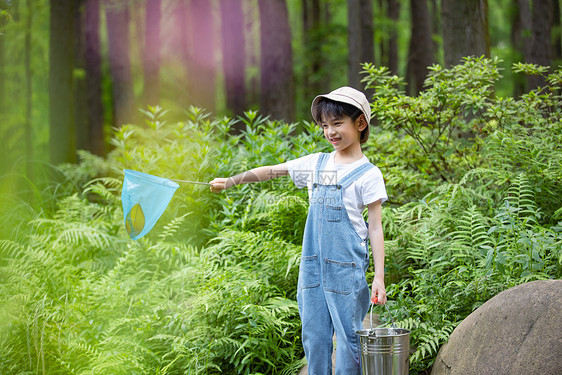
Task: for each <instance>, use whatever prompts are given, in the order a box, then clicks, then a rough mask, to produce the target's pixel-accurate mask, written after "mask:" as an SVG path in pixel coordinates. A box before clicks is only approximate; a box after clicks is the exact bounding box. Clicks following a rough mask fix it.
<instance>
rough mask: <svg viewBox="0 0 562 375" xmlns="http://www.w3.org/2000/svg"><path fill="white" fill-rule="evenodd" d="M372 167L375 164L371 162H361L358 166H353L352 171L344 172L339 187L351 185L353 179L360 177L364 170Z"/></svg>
mask: <svg viewBox="0 0 562 375" xmlns="http://www.w3.org/2000/svg"><path fill="white" fill-rule="evenodd" d="M374 167H375V166H374V165H373V164H371V163H365V164H361V165H360V166H359V167H357V168H355V169H354V170H353V171H351V172H350V173H348V174H346V175H345V176H344V178H342V179H341V181H340V183H339V185H341V187H342V188H344V189H345V188H346V187H348V186H349V185H351V184H352V183H353V182H354V181H355V180H357V179H358V178H359V177H361V176H362V175H363V174H364V173H365V172H367V171H368V170H369V169H371V168H374Z"/></svg>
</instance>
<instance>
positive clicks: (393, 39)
mask: <svg viewBox="0 0 562 375" xmlns="http://www.w3.org/2000/svg"><path fill="white" fill-rule="evenodd" d="M387 15H388V18H389V19H390V22H391V26H390V37H389V39H388V69H390V73H392V74H396V75H397V74H398V17H399V16H400V3H399V2H398V0H388V8H387Z"/></svg>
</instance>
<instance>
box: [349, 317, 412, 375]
mask: <svg viewBox="0 0 562 375" xmlns="http://www.w3.org/2000/svg"><path fill="white" fill-rule="evenodd" d="M357 335H358V336H359V339H360V345H361V367H362V369H363V370H362V371H363V372H362V374H363V375H375V374H376V375H390V374H392V375H408V370H409V368H410V366H409V365H410V361H409V356H410V331H409V330H407V329H402V328H374V329H364V330H360V331H357Z"/></svg>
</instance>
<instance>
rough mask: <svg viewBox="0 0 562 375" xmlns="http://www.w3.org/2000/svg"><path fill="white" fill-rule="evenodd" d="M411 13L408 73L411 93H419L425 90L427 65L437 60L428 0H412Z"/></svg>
mask: <svg viewBox="0 0 562 375" xmlns="http://www.w3.org/2000/svg"><path fill="white" fill-rule="evenodd" d="M410 14H411V21H412V33H411V37H410V52H409V57H408V74H407V75H408V86H409V92H410V95H417V94H419V93H420V92H421V91H422V90H423V83H424V81H425V78H426V76H427V72H428V70H427V67H428V66H430V65H431V64H433V63H434V62H435V61H434V58H433V41H432V38H431V33H432V32H431V19H430V16H429V11H428V7H427V0H410Z"/></svg>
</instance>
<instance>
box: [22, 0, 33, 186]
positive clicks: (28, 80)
mask: <svg viewBox="0 0 562 375" xmlns="http://www.w3.org/2000/svg"><path fill="white" fill-rule="evenodd" d="M32 22H33V7H32V6H31V0H27V16H26V22H25V56H24V69H25V154H26V157H27V159H28V160H31V159H33V131H32V112H33V86H32V84H33V76H32V71H31V38H32V35H31V30H32ZM30 165H31V164H27V166H26V172H27V176H28V177H29V178H33V176H32V174H33V173H32V171H33V170H32V168H30V167H29V166H30Z"/></svg>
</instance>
